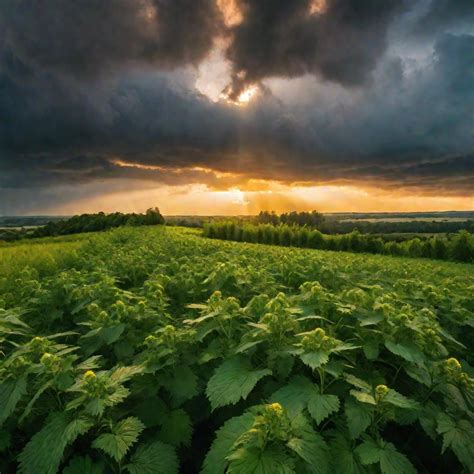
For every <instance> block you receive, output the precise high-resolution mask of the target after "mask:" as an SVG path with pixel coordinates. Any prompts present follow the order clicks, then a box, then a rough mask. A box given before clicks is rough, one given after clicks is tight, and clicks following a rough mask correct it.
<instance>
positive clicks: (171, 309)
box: [0, 226, 474, 474]
mask: <svg viewBox="0 0 474 474" xmlns="http://www.w3.org/2000/svg"><path fill="white" fill-rule="evenodd" d="M473 288H474V265H471V264H457V263H452V262H438V261H433V260H428V259H425V260H420V259H406V258H397V257H386V256H371V255H366V254H365V255H361V254H359V255H357V254H351V253H349V252H334V251H320V250H303V249H296V248H283V247H277V246H267V245H260V244H246V243H236V242H227V241H216V240H211V239H206V238H204V237H202V236H201V232H200V231H196V230H192V229H184V228H173V227H164V226H156V227H140V228H130V227H128V228H119V229H115V230H112V231H107V232H102V233H89V234H76V235H70V236H67V237H60V238H44V239H40V240H36V239H35V240H29V241H22V242H21V243H18V244H9V245H5V246H2V247H0V343H1V351H2V359H1V361H0V370H1V378H0V423H3V426H2V433H1V436H0V440H1V443H2V444H0V451H1V456H0V471H1V472H24V473H39V472H45V473H46V472H48V473H55V472H64V473H68V474H73V473H78V474H79V473H85V472H94V473H101V472H102V473H108V472H111V473H112V472H115V473H119V472H128V473H131V474H138V473H142V472H147V473H160V474H164V473H166V474H168V473H177V472H202V473H203V474H216V473H219V474H222V473H224V472H232V473H240V474H246V473H249V472H262V473H263V472H266V473H272V474H273V473H288V474H289V473H294V472H301V473H312V472H315V471H314V466H318V472H322V473H331V472H334V473H342V472H347V470H346V468H347V466H348V465H349V466H356V467H357V469H356V471H352V472H357V473H360V474H363V473H367V474H368V473H371V472H374V473H375V472H385V473H393V474H395V473H402V472H403V473H406V474H409V473H410V474H411V473H414V472H420V473H425V474H428V473H432V472H446V473H447V472H450V473H455V472H459V473H460V472H463V469H464V470H465V472H472V469H471V468H472V462H473V460H472V459H471V458H470V454H469V452H467V453H466V451H465V450H463V449H461V448H462V447H465V446H469V445H470V443H472V439H473V438H472V434H473V433H474V431H473V428H472V424H471V422H470V421H469V417H470V415H471V413H472V411H471V408H470V405H469V403H471V402H470V398H469V397H470V396H472V388H473V387H474V379H472V376H473V375H474V373H473V365H474V357H473V352H472V341H473V336H474V335H473V328H474V306H473V299H472V291H473ZM262 437H263V438H262ZM259 439H268V440H269V441H268V443H267V444H263V445H261V447H260V450H261V452H260V451H259V452H258V453H257V454H258V456H256V454H255V450H254V449H253V448H252V446H253V445H254V444H253V443H256V442H258V440H259ZM447 440H448V441H447ZM452 440H454V441H452ZM45 446H46V448H45ZM443 446H444V448H445V449H444V451H442V449H443ZM366 451H367V452H369V451H370V453H372V454H370V456H385V457H386V458H387V459H388V460H389V461H386V462H387V463H388V462H390V463H392V464H390V465H391V466H392V467H391V468H390V470H383V471H379V470H371V469H367V468H366V466H365V464H363V463H361V454H360V453H362V454H363V455H364V456H365V453H366ZM374 452H375V455H374V454H373V453H374ZM236 453H238V454H239V457H238V458H237V459H239V461H238V462H237V461H235V459H236V458H235V455H236ZM242 453H244V454H245V456H244V461H242V460H241V459H242V456H243V454H242ZM262 453H263V454H262ZM261 459H265V463H267V462H270V461H269V460H271V459H276V460H277V462H278V464H275V465H274V464H269V466H270V467H269V468H268V469H266V468H265V469H263V470H262V469H259V468H258V469H257V468H256V467H255V466H258V465H259V463H260V462H261V461H260V460H261ZM362 459H365V458H364V457H362ZM370 459H372V458H370ZM383 459H385V458H383ZM38 462H40V463H41V466H42V469H41V470H40V471H39V470H38ZM393 463H395V464H393ZM265 465H266V464H265ZM296 465H297V466H299V468H298V470H297V471H295V470H293V467H294V466H296ZM387 465H388V464H387ZM105 466H107V468H105ZM144 466H145V467H144ZM156 466H158V468H157V469H155V467H156ZM275 466H276V467H275ZM463 466H464V468H463ZM123 467H124V469H122V468H123Z"/></svg>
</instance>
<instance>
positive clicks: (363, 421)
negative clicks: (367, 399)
mask: <svg viewBox="0 0 474 474" xmlns="http://www.w3.org/2000/svg"><path fill="white" fill-rule="evenodd" d="M345 414H346V419H347V427H348V428H349V433H350V435H351V438H352V439H355V438H358V437H359V436H360V435H361V434H362V433H363V432H364V431H365V430H366V429H367V428H368V426H369V425H370V423H371V421H372V414H373V408H372V406H370V405H367V404H365V403H364V404H362V403H358V402H356V401H355V400H351V399H348V400H346V403H345Z"/></svg>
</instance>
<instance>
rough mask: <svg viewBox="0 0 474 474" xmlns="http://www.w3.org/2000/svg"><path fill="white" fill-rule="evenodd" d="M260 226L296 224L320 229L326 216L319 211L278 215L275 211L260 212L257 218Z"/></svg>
mask: <svg viewBox="0 0 474 474" xmlns="http://www.w3.org/2000/svg"><path fill="white" fill-rule="evenodd" d="M255 220H256V222H257V223H258V224H273V225H277V224H295V225H300V226H308V227H320V226H321V225H322V224H323V222H324V220H325V219H324V216H323V214H321V213H320V212H318V211H311V212H305V211H303V212H296V211H292V212H285V213H283V214H280V215H278V214H276V213H275V212H274V211H272V212H268V211H260V213H259V214H258V216H257V217H256V219H255Z"/></svg>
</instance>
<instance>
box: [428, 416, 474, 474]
mask: <svg viewBox="0 0 474 474" xmlns="http://www.w3.org/2000/svg"><path fill="white" fill-rule="evenodd" d="M436 421H437V428H436V431H437V433H438V434H440V435H442V436H443V452H444V451H446V449H447V448H451V449H452V450H453V451H454V454H456V457H457V458H458V459H459V461H461V463H462V464H463V465H464V466H465V467H466V468H467V469H468V470H469V472H473V471H474V445H473V443H472V440H473V439H474V426H473V425H472V424H471V423H470V422H469V421H467V420H454V419H452V418H451V417H449V416H448V415H446V414H445V413H439V414H438V416H437V418H436Z"/></svg>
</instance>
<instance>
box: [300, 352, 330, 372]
mask: <svg viewBox="0 0 474 474" xmlns="http://www.w3.org/2000/svg"><path fill="white" fill-rule="evenodd" d="M300 359H301V360H302V361H303V363H304V364H306V365H307V366H309V367H311V368H312V369H313V370H314V369H317V368H318V367H321V366H323V365H324V364H327V363H328V361H329V352H323V351H317V352H306V353H304V354H301V355H300Z"/></svg>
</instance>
